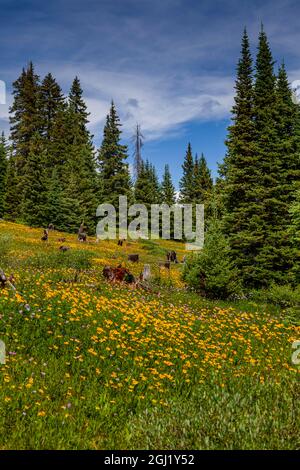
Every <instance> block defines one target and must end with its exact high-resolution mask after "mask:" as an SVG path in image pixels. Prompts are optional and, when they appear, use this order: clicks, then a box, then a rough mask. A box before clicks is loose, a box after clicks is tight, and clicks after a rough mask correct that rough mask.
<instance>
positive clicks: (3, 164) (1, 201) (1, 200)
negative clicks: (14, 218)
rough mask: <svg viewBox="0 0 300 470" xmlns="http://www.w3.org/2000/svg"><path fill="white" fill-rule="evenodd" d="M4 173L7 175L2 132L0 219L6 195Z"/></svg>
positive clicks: (0, 142) (0, 141) (5, 152)
mask: <svg viewBox="0 0 300 470" xmlns="http://www.w3.org/2000/svg"><path fill="white" fill-rule="evenodd" d="M6 173H7V145H6V140H5V137H4V132H2V134H1V137H0V218H2V217H3V215H4V200H5V193H6V176H7V175H6Z"/></svg>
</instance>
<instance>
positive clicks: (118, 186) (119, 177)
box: [98, 102, 131, 208]
mask: <svg viewBox="0 0 300 470" xmlns="http://www.w3.org/2000/svg"><path fill="white" fill-rule="evenodd" d="M120 127H121V124H120V119H119V117H118V115H117V112H116V108H115V105H114V103H113V102H112V104H111V108H110V112H109V114H108V116H107V118H106V124H105V127H104V131H103V141H102V145H101V148H100V150H99V153H98V164H99V169H100V173H101V180H102V197H103V202H107V203H111V204H113V205H114V206H115V207H116V208H117V207H118V204H119V196H120V195H123V196H127V197H129V199H130V198H131V183H130V175H129V169H128V164H127V163H126V160H127V146H126V145H122V144H121V143H120V138H121V130H120Z"/></svg>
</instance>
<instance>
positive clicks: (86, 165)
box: [61, 77, 100, 233]
mask: <svg viewBox="0 0 300 470" xmlns="http://www.w3.org/2000/svg"><path fill="white" fill-rule="evenodd" d="M82 95H83V91H82V89H81V86H80V81H79V79H78V78H77V77H76V78H75V79H74V81H73V84H72V87H71V90H70V94H69V105H68V109H67V112H66V115H65V116H62V117H63V118H64V119H65V122H66V123H67V127H66V129H67V139H66V147H65V150H64V154H65V162H64V165H63V172H62V176H61V179H62V181H63V183H64V188H65V191H66V193H67V194H68V198H69V200H73V201H75V200H76V201H77V202H78V204H79V209H78V210H76V211H75V213H76V214H77V216H78V219H77V225H78V224H79V223H80V222H81V221H83V220H84V223H85V226H86V227H87V228H88V231H89V232H90V233H92V232H93V231H94V230H95V225H96V209H97V205H98V204H99V203H100V201H98V200H97V174H96V162H95V157H94V150H93V145H92V136H91V135H90V132H89V130H88V129H87V124H88V116H89V113H88V112H87V106H86V104H85V102H84V99H83V96H82ZM70 175H71V179H70ZM71 181H72V183H71ZM76 207H77V203H76Z"/></svg>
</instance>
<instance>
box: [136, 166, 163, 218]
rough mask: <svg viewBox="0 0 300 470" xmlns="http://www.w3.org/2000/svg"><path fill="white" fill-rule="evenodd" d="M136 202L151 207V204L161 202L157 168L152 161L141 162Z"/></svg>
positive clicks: (137, 180)
mask: <svg viewBox="0 0 300 470" xmlns="http://www.w3.org/2000/svg"><path fill="white" fill-rule="evenodd" d="M134 197H135V202H136V203H139V204H145V206H146V207H147V208H148V209H149V208H150V205H151V204H159V203H160V202H161V192H160V186H159V182H158V177H157V174H156V170H155V168H154V166H153V165H151V163H150V162H149V161H148V160H146V162H144V161H142V162H141V167H140V172H139V175H138V177H137V179H136V182H135V186H134Z"/></svg>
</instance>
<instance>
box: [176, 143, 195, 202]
mask: <svg viewBox="0 0 300 470" xmlns="http://www.w3.org/2000/svg"><path fill="white" fill-rule="evenodd" d="M182 169H183V176H182V178H181V180H180V183H179V185H180V199H181V202H183V203H191V202H193V200H194V159H193V154H192V146H191V144H190V143H188V147H187V151H186V154H185V159H184V162H183V165H182Z"/></svg>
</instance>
